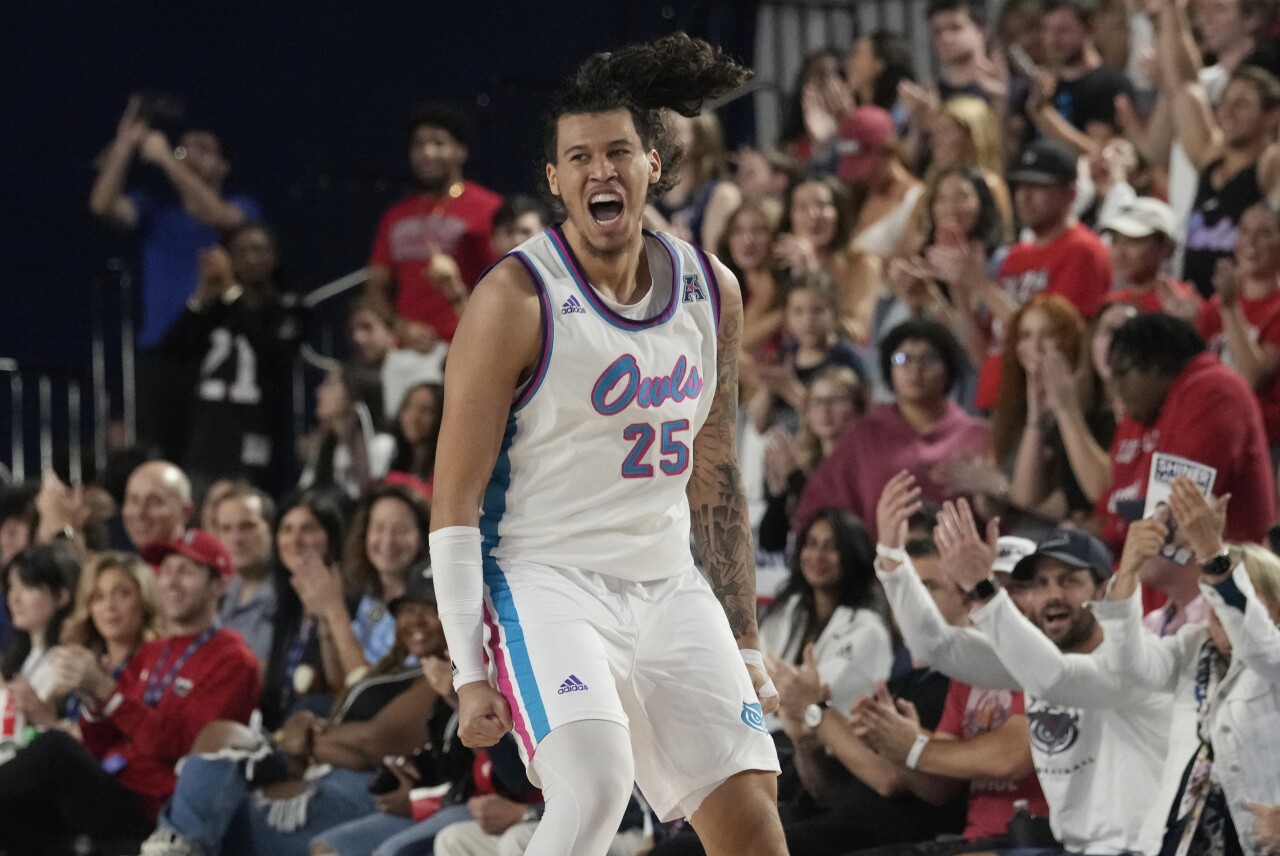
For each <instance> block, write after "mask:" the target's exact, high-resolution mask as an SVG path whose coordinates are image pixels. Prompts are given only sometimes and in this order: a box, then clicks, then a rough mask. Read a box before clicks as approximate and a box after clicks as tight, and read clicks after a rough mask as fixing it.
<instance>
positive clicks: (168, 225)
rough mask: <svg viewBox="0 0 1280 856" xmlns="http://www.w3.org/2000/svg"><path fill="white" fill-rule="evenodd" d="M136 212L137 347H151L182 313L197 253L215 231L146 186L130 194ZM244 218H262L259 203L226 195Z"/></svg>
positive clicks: (215, 240)
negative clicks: (138, 270)
mask: <svg viewBox="0 0 1280 856" xmlns="http://www.w3.org/2000/svg"><path fill="white" fill-rule="evenodd" d="M129 201H131V202H132V203H133V205H134V207H135V208H136V209H137V210H138V235H139V237H140V238H141V239H142V248H141V251H140V253H139V256H140V262H141V271H142V275H141V277H140V278H139V280H140V281H139V287H140V292H141V295H142V323H141V324H140V325H139V328H138V342H137V344H138V347H139V348H154V347H155V346H157V345H159V344H160V341H161V340H162V339H163V338H164V334H165V333H167V332H168V331H169V327H170V326H172V324H173V322H174V321H176V320H177V319H178V316H179V315H181V314H182V310H183V307H185V306H186V305H187V298H189V297H190V296H191V293H192V292H193V291H194V290H195V287H196V281H197V280H198V278H199V262H200V251H201V250H204V249H206V248H208V247H211V246H213V245H214V244H216V243H218V239H219V237H220V235H219V234H218V232H217V230H215V229H212V228H210V227H209V226H206V225H205V224H204V223H201V222H200V221H199V220H197V219H196V218H195V217H192V216H191V215H190V214H188V213H187V211H186V209H184V208H183V207H182V203H180V202H176V201H168V200H162V199H159V198H157V197H156V196H154V195H152V194H151V193H148V192H147V191H145V190H135V191H134V192H132V193H130V194H129ZM227 202H229V203H230V204H232V205H234V206H235V207H237V208H239V209H240V210H241V211H242V212H243V213H244V216H245V217H246V218H247V219H249V220H257V219H260V218H261V216H262V212H261V210H260V209H259V208H258V203H256V202H254V201H253V200H252V199H250V198H249V197H247V196H229V197H227Z"/></svg>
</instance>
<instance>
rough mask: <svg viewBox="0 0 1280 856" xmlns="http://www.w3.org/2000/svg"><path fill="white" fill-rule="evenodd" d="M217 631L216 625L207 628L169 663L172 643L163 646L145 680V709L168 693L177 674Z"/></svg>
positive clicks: (156, 703)
mask: <svg viewBox="0 0 1280 856" xmlns="http://www.w3.org/2000/svg"><path fill="white" fill-rule="evenodd" d="M217 630H218V625H216V624H215V625H213V626H212V627H209V628H207V629H206V630H205V631H204V632H203V633H201V634H200V635H199V636H197V637H196V638H195V639H192V640H191V644H189V645H187V649H186V650H185V651H183V652H182V653H181V654H179V655H178V657H177V659H175V660H173V661H172V662H170V660H169V654H170V652H171V651H172V649H173V641H172V640H170V641H169V644H167V645H165V646H164V651H163V652H161V654H160V657H159V659H157V660H156V665H155V668H154V669H152V670H151V675H150V676H149V677H148V678H147V689H146V691H145V692H144V693H143V694H142V702H143V704H145V705H146V706H147V707H155V706H156V705H158V704H159V703H160V700H161V699H162V698H164V695H165V693H167V692H168V691H169V687H170V686H172V685H173V680H174V678H176V677H177V676H178V672H180V671H182V667H183V666H185V665H186V664H187V661H188V660H190V659H191V657H192V655H193V654H195V652H197V651H199V650H200V648H201V647H202V646H203V645H204V643H206V642H208V641H209V640H210V639H211V638H213V634H214V633H216V632H217Z"/></svg>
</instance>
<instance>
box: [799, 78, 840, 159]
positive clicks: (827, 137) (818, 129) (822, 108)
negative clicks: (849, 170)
mask: <svg viewBox="0 0 1280 856" xmlns="http://www.w3.org/2000/svg"><path fill="white" fill-rule="evenodd" d="M800 113H801V116H802V117H803V118H804V129H805V131H806V132H807V133H808V134H809V138H810V139H812V140H813V141H814V143H816V144H817V145H818V146H822V145H824V144H826V143H829V142H831V141H832V140H834V139H835V138H836V133H837V132H838V131H839V127H840V117H839V116H837V115H836V114H835V113H833V112H832V111H831V109H830V108H829V107H828V106H827V102H826V99H825V98H824V97H823V92H822V89H821V88H820V87H819V86H818V85H817V84H816V83H806V84H805V86H804V90H803V91H802V92H801V93H800Z"/></svg>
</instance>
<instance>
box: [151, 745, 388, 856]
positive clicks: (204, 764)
mask: <svg viewBox="0 0 1280 856" xmlns="http://www.w3.org/2000/svg"><path fill="white" fill-rule="evenodd" d="M372 775H373V774H372V773H368V772H358V771H355V770H343V769H337V768H335V769H334V770H332V771H331V772H330V773H329V774H328V775H327V776H324V777H323V778H320V779H317V780H316V781H315V782H312V783H311V788H312V789H313V793H312V795H311V798H310V802H309V803H308V805H307V813H306V821H305V822H304V823H303V824H302V825H301V826H299V827H298V828H297V829H295V830H294V831H292V832H282V831H281V830H279V829H276V828H275V827H273V826H271V825H270V824H269V823H268V822H267V816H268V813H269V811H270V804H269V803H265V804H264V803H263V801H262V800H260V799H259V798H258V797H256V796H255V795H254V794H253V793H252V788H251V786H250V785H249V783H248V782H247V781H245V776H244V769H243V766H242V762H240V761H234V760H229V759H225V758H201V757H199V756H197V755H192V756H189V757H188V758H187V759H186V761H185V762H184V765H183V767H182V773H181V774H180V775H179V776H178V786H177V788H176V789H175V790H174V792H173V797H172V798H170V800H169V802H168V803H167V804H166V805H165V807H164V810H163V811H161V813H160V825H161V826H166V827H169V828H170V829H172V830H174V831H175V832H177V833H178V834H179V835H181V836H182V837H183V838H185V839H187V840H188V841H190V842H191V843H192V844H195V845H196V846H198V847H199V848H200V849H201V850H203V851H204V852H205V853H209V854H218V853H223V852H226V853H235V854H240V853H271V854H272V856H307V852H308V844H309V843H310V841H311V839H312V838H313V837H315V836H316V835H317V834H319V833H321V832H323V831H325V830H326V829H329V828H331V827H334V826H338V825H339V824H342V823H346V822H347V821H349V820H353V819H355V818H358V817H364V816H365V815H368V814H371V813H372V812H373V811H374V807H373V798H372V797H371V796H370V795H369V790H368V787H369V780H370V778H371V777H372Z"/></svg>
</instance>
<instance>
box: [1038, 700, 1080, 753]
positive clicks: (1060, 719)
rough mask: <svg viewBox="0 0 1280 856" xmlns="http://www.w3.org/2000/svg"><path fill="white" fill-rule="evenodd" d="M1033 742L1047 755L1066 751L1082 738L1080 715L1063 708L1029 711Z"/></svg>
mask: <svg viewBox="0 0 1280 856" xmlns="http://www.w3.org/2000/svg"><path fill="white" fill-rule="evenodd" d="M1027 723H1028V725H1029V726H1030V729H1029V731H1030V736H1031V744H1032V745H1033V746H1034V747H1035V748H1037V749H1039V750H1040V751H1041V752H1043V753H1044V754H1046V755H1058V754H1061V753H1062V752H1066V751H1067V750H1068V749H1070V748H1071V747H1072V746H1074V745H1076V741H1077V740H1079V739H1080V715H1079V714H1078V713H1072V712H1071V711H1069V710H1062V709H1061V708H1052V707H1050V708H1045V709H1043V710H1036V711H1027Z"/></svg>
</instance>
